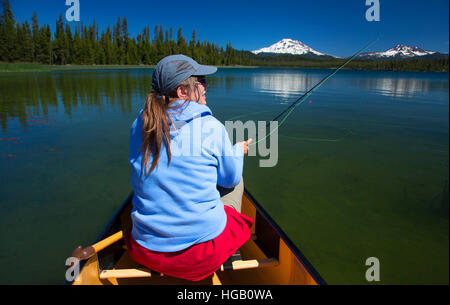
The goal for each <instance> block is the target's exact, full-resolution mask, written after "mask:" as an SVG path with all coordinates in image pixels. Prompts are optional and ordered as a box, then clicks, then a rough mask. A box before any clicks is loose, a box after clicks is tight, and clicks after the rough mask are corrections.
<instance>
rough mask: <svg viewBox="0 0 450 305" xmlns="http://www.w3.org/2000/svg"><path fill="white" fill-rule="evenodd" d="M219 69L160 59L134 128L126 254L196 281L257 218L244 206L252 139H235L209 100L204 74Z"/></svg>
mask: <svg viewBox="0 0 450 305" xmlns="http://www.w3.org/2000/svg"><path fill="white" fill-rule="evenodd" d="M216 71H217V68H215V67H210V66H204V65H199V64H198V63H197V62H196V61H194V60H193V59H191V58H189V57H187V56H184V55H172V56H168V57H165V58H164V59H162V60H161V61H160V62H159V63H158V64H157V65H156V67H155V70H154V72H153V78H152V89H153V90H152V92H151V93H150V94H149V95H148V97H147V101H146V103H145V106H144V108H143V109H142V110H141V112H140V114H139V117H138V118H137V119H136V120H135V122H134V123H133V126H132V128H131V135H130V164H131V166H132V179H131V182H132V186H133V189H134V197H133V210H132V212H131V218H132V223H133V228H132V230H131V232H130V233H129V234H128V235H127V238H126V242H127V248H128V251H129V254H130V256H131V257H132V258H133V259H134V260H135V261H136V262H138V263H140V264H141V265H144V266H146V267H147V268H149V269H151V270H154V271H157V272H161V273H164V274H166V275H170V276H174V277H179V278H184V279H187V280H192V281H198V280H201V279H204V278H206V277H208V276H210V275H211V274H213V273H214V272H215V271H216V270H217V269H218V268H219V267H220V265H222V264H223V263H224V262H225V261H226V260H227V259H228V257H229V256H231V255H233V254H234V252H236V250H238V249H239V248H240V247H241V246H242V245H243V244H244V243H245V242H246V241H247V240H248V239H249V238H250V229H249V228H250V226H251V225H252V222H253V220H252V219H251V218H249V217H247V216H245V215H243V214H240V213H239V212H240V205H241V198H242V192H243V181H242V171H243V157H244V154H246V153H247V150H248V143H249V142H248V141H247V142H240V143H237V144H236V145H234V146H232V145H231V143H230V140H229V138H228V135H227V132H226V130H225V127H224V125H223V124H221V123H220V122H219V121H218V120H217V119H215V118H214V117H213V116H212V113H211V110H210V109H209V108H208V107H207V106H206V88H207V87H208V84H207V82H206V79H205V75H209V74H212V73H215V72H216ZM219 190H220V192H219ZM221 194H222V195H224V196H223V199H222V200H224V201H225V202H222V200H221ZM225 194H226V195H225ZM224 203H225V204H228V205H224Z"/></svg>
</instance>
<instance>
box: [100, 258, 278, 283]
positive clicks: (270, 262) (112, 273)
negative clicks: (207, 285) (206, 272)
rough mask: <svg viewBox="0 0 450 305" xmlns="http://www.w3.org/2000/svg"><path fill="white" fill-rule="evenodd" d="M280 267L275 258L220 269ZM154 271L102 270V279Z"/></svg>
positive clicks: (232, 263) (235, 264) (238, 262)
mask: <svg viewBox="0 0 450 305" xmlns="http://www.w3.org/2000/svg"><path fill="white" fill-rule="evenodd" d="M276 265H278V260H277V259H275V258H266V259H251V260H236V261H234V262H231V264H226V263H225V264H223V265H222V266H221V267H220V271H225V270H242V269H252V268H263V267H271V266H276ZM151 276H152V271H150V270H149V269H146V268H136V269H112V270H102V271H101V272H100V279H102V280H104V279H111V278H117V279H120V278H138V277H151Z"/></svg>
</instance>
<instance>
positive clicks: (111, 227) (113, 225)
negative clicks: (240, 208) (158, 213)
mask: <svg viewBox="0 0 450 305" xmlns="http://www.w3.org/2000/svg"><path fill="white" fill-rule="evenodd" d="M244 194H245V195H246V196H247V198H248V199H249V201H250V202H251V203H252V204H253V205H254V207H255V208H256V210H257V211H258V212H259V214H260V215H261V216H262V217H264V218H265V220H266V221H267V222H268V223H269V224H270V225H271V226H272V228H273V229H274V231H276V233H277V234H278V235H279V237H280V239H281V240H283V241H284V243H285V244H286V245H287V247H288V248H289V249H290V251H291V252H292V254H293V255H294V256H295V257H296V258H297V259H298V260H299V261H300V263H301V264H303V266H304V267H305V269H306V270H307V271H308V272H309V274H310V275H311V277H312V278H313V279H314V280H315V281H316V283H317V284H319V285H327V283H326V282H325V280H324V279H323V278H322V277H321V275H320V274H319V273H318V272H317V271H316V269H315V268H314V267H313V266H312V264H311V263H310V262H309V261H308V259H307V258H306V257H305V255H304V254H303V253H302V252H301V251H300V250H299V249H298V248H297V246H296V245H295V244H294V243H293V242H292V241H291V240H290V239H289V237H288V236H287V235H286V233H285V232H284V231H283V230H282V229H281V228H280V227H279V226H278V224H277V223H276V222H275V221H274V220H273V218H272V217H271V216H270V215H269V214H268V213H267V212H266V210H264V208H263V207H262V206H261V205H260V204H259V203H258V201H257V200H256V199H255V198H254V197H253V196H252V195H251V194H250V192H249V191H248V190H247V189H246V188H245V187H244ZM133 195H134V192H133V191H132V192H131V193H130V195H128V197H127V199H126V200H125V201H124V202H123V204H122V205H121V206H120V208H119V209H118V210H117V211H116V213H115V214H114V216H113V217H112V218H111V219H110V220H109V222H108V223H107V224H106V226H105V227H104V229H103V230H102V231H101V233H100V234H99V235H98V236H97V238H96V239H95V241H94V242H93V243H97V242H99V241H101V240H103V239H105V238H106V237H108V236H110V235H112V234H114V233H116V232H118V231H120V230H122V227H121V225H122V224H121V217H120V216H121V214H122V213H123V211H124V210H125V209H126V208H127V206H128V204H130V203H131V200H132V198H133ZM87 261H88V260H84V261H81V262H80V269H79V270H80V271H81V270H82V269H83V267H84V265H85V264H86V262H87ZM72 283H73V282H68V281H67V280H65V281H64V285H71V284H72Z"/></svg>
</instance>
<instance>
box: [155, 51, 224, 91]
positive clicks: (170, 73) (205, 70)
mask: <svg viewBox="0 0 450 305" xmlns="http://www.w3.org/2000/svg"><path fill="white" fill-rule="evenodd" d="M216 71H217V68H216V67H212V66H205V65H200V64H199V63H197V62H196V61H195V60H193V59H192V58H190V57H188V56H185V55H170V56H167V57H164V58H163V59H161V60H160V61H159V62H158V64H157V65H156V67H155V70H154V71H153V77H152V87H153V89H155V90H156V91H158V92H159V93H161V94H164V95H165V94H168V93H169V92H170V91H172V90H173V89H175V88H176V87H177V86H178V85H179V84H181V83H182V82H184V81H185V80H186V79H188V78H189V77H191V76H196V75H197V76H199V75H208V74H213V73H215V72H216Z"/></svg>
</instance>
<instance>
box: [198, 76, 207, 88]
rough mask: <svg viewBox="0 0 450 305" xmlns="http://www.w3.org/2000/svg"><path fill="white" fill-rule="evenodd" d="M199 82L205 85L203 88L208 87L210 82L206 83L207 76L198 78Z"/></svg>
mask: <svg viewBox="0 0 450 305" xmlns="http://www.w3.org/2000/svg"><path fill="white" fill-rule="evenodd" d="M197 82H199V83H200V84H202V85H203V87H205V88H206V87H208V82H207V81H206V77H205V76H203V75H202V76H197Z"/></svg>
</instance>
